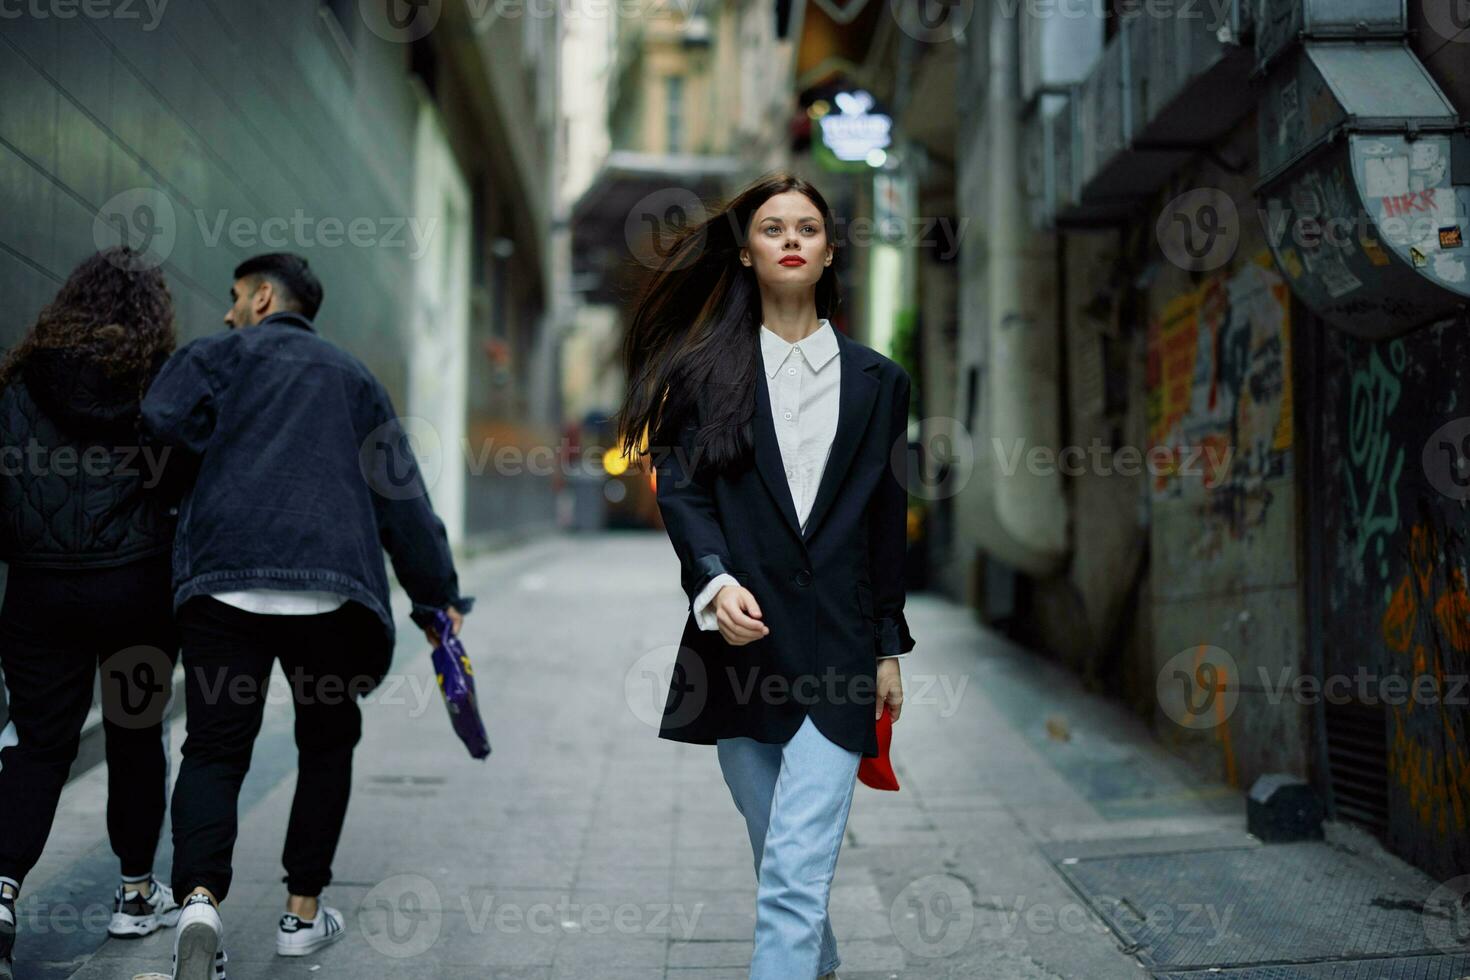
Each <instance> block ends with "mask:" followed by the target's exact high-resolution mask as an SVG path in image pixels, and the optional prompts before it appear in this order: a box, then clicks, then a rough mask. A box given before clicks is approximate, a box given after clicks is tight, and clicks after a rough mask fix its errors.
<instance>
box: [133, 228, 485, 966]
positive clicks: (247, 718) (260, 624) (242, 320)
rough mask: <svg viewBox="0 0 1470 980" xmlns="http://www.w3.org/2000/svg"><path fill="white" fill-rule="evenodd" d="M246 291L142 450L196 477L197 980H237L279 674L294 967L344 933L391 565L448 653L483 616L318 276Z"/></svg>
mask: <svg viewBox="0 0 1470 980" xmlns="http://www.w3.org/2000/svg"><path fill="white" fill-rule="evenodd" d="M231 293H232V297H233V299H234V306H233V307H232V308H231V310H230V311H229V313H228V314H226V316H225V323H226V324H227V325H229V327H230V328H231V329H230V330H228V331H226V332H223V333H220V334H215V335H213V336H209V337H204V338H201V339H199V340H195V341H193V342H191V343H189V344H187V345H185V346H184V347H182V348H180V349H179V350H178V352H177V353H175V354H174V355H173V357H172V358H170V360H169V361H168V363H167V364H166V365H165V366H164V368H163V370H162V371H161V372H160V373H159V375H158V377H157V379H156V380H155V381H154V383H153V386H152V387H151V388H150V389H149V391H148V394H147V396H146V398H145V399H144V401H143V406H142V415H143V428H144V431H145V434H146V435H147V436H149V437H150V438H152V439H154V440H156V441H157V442H160V443H162V444H164V445H167V446H171V447H174V450H175V451H176V452H182V453H183V454H185V455H186V456H187V457H188V459H189V460H190V461H191V462H192V464H193V465H192V466H191V467H190V469H191V470H192V474H191V475H192V483H191V485H190V486H188V488H187V489H186V490H185V491H184V492H183V495H182V497H181V499H180V500H179V506H178V527H177V530H176V532H175V536H174V550H173V588H174V597H173V602H174V609H175V613H176V615H177V616H178V620H179V626H180V630H181V633H182V638H183V643H182V646H183V661H184V667H185V679H186V691H187V697H188V738H187V740H186V741H185V743H184V762H183V766H182V768H181V769H180V772H179V778H178V782H177V784H176V785H175V788H174V795H173V803H172V813H173V839H174V870H173V885H174V888H175V892H176V894H177V895H178V896H179V899H180V901H183V902H185V908H184V915H183V917H182V918H181V919H180V921H179V932H178V935H177V938H176V947H175V958H176V964H175V976H176V977H178V978H180V980H204V978H211V980H214V978H219V977H223V975H224V961H225V957H224V950H223V946H222V943H221V935H222V931H223V927H222V923H221V920H220V918H219V914H218V905H219V903H220V902H222V901H224V899H225V896H226V895H227V893H228V891H229V887H230V880H231V876H232V856H233V851H234V844H235V837H236V833H237V830H238V823H237V803H238V798H239V792H240V784H241V782H242V781H243V780H244V778H245V774H246V772H247V771H248V770H249V767H250V755H251V749H252V746H253V744H254V741H255V736H256V734H257V733H258V732H259V730H260V724H261V718H262V715H263V712H264V708H265V694H266V687H267V684H268V682H269V678H270V673H271V668H272V664H273V661H274V660H275V659H276V658H279V659H280V661H281V666H282V669H283V671H284V672H285V674H286V676H287V679H288V680H289V681H290V684H291V691H292V696H293V700H294V701H295V709H296V744H297V749H298V777H297V784H296V796H295V800H294V802H293V805H292V808H291V817H290V825H289V828H288V830H287V833H286V844H285V852H284V855H283V864H284V866H285V869H286V872H287V873H286V877H285V881H286V885H287V891H288V898H287V906H286V914H285V915H284V916H282V919H281V922H280V925H279V928H278V932H277V952H278V953H279V954H281V955H287V956H295V955H302V954H305V953H308V952H311V951H313V950H315V949H317V948H319V947H320V946H322V945H324V944H326V943H328V942H331V941H332V940H334V939H337V938H340V937H341V936H342V935H343V934H344V933H343V925H344V923H343V921H342V917H341V914H340V913H338V912H337V911H336V910H335V909H332V908H329V907H327V906H325V905H319V902H318V896H319V895H320V894H321V891H322V889H323V887H324V886H325V885H326V884H327V883H328V882H329V881H330V880H331V862H332V857H333V855H334V853H335V851H336V848H337V843H338V840H339V839H340V836H341V832H342V824H343V820H344V818H345V816H346V812H347V801H348V797H349V795H350V792H351V784H352V752H353V747H354V746H355V745H356V744H357V741H358V739H359V737H360V734H361V715H360V712H359V710H358V706H357V697H359V696H361V695H363V694H365V693H367V692H368V691H370V690H372V689H373V688H374V687H376V686H377V685H378V683H379V682H381V680H382V678H383V676H384V674H385V673H386V672H387V670H388V667H389V664H390V662H391V659H392V652H393V645H394V627H393V616H392V612H391V610H390V608H389V600H388V578H387V573H386V570H385V568H384V563H383V550H384V549H386V550H387V552H388V554H389V556H390V557H391V558H392V561H393V569H394V572H395V573H396V574H397V576H398V580H399V582H400V583H402V585H403V588H404V590H405V591H406V592H407V593H408V595H409V598H410V599H411V600H412V602H413V611H412V617H413V620H414V622H415V623H417V624H418V625H419V626H420V627H422V628H423V629H424V630H425V634H426V636H427V637H428V639H429V641H430V642H431V643H434V642H436V638H435V635H434V633H433V630H432V623H433V617H434V614H435V613H436V612H438V611H440V610H444V611H445V612H447V613H448V615H449V617H450V619H451V621H452V622H453V624H454V629H455V631H456V632H457V631H458V629H459V624H460V622H461V620H462V614H463V613H466V612H468V611H469V609H470V606H471V604H472V602H473V599H472V598H471V597H468V596H461V595H460V594H459V580H458V577H457V576H456V574H455V570H454V561H453V557H452V555H451V553H450V549H449V542H448V539H447V536H446V534H445V531H444V524H443V522H442V521H440V520H439V518H438V517H437V516H436V515H435V514H434V511H433V508H432V507H431V505H430V502H429V495H428V489H427V487H426V486H425V485H424V481H423V478H422V476H421V474H420V473H419V469H418V465H417V463H416V461H415V459H414V457H413V453H412V451H411V450H410V449H409V447H408V443H407V439H406V437H405V435H404V432H403V430H402V429H401V428H400V427H399V424H398V420H397V416H396V413H395V412H394V410H393V405H392V402H391V399H390V398H389V396H388V394H387V392H386V391H385V390H384V388H383V386H382V384H381V383H380V382H379V381H378V380H377V379H376V378H375V377H373V375H372V374H371V372H369V371H368V370H367V368H366V367H364V366H363V364H362V363H361V362H359V361H358V360H357V359H356V358H355V357H353V356H352V355H350V354H348V353H347V352H346V351H344V350H342V349H341V348H339V347H337V346H335V345H334V344H332V343H331V342H329V341H327V340H325V339H324V338H322V337H321V336H320V335H319V334H317V333H316V331H315V329H314V327H313V325H312V318H313V317H314V316H315V314H316V311H317V309H318V307H319V306H320V305H321V298H322V290H321V285H320V284H319V283H318V282H317V279H316V277H315V275H314V274H313V273H312V272H311V270H310V269H309V268H308V267H307V264H306V262H305V260H303V259H301V258H300V257H298V256H294V255H287V254H272V255H262V256H257V257H255V258H252V259H250V260H248V261H246V262H245V263H243V264H242V265H241V266H240V267H239V268H237V269H236V270H235V283H234V288H233V290H232V291H231Z"/></svg>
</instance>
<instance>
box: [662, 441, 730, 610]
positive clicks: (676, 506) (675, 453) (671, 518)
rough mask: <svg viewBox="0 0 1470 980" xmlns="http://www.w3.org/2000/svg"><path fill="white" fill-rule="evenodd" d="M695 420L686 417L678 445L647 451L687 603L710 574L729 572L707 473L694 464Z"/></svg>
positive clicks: (697, 458)
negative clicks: (650, 459)
mask: <svg viewBox="0 0 1470 980" xmlns="http://www.w3.org/2000/svg"><path fill="white" fill-rule="evenodd" d="M696 431H697V429H696V423H695V421H694V420H693V419H689V420H686V422H685V424H684V426H683V427H682V428H681V430H680V438H679V442H678V445H675V446H667V447H659V448H655V449H653V450H652V451H651V454H652V459H653V465H654V472H655V474H656V480H657V485H656V492H657V497H658V509H659V513H660V514H662V515H663V519H664V529H665V530H666V531H668V534H669V541H671V542H672V543H673V545H674V552H675V553H676V554H677V555H678V556H679V578H680V584H681V585H683V587H684V591H685V593H687V594H688V596H689V601H690V603H691V604H692V603H693V602H694V598H695V597H696V596H698V595H699V593H700V592H701V591H702V590H703V589H704V587H705V586H706V585H708V584H709V582H710V580H711V579H713V578H714V577H715V576H716V575H720V574H722V573H727V572H729V571H730V549H729V547H728V546H727V545H726V544H725V532H724V530H723V529H722V528H721V527H720V519H719V511H718V509H717V508H716V505H715V498H714V493H713V491H712V490H711V488H710V477H709V474H708V472H707V471H706V470H701V469H700V467H699V466H698V465H697V464H698V462H699V456H698V454H697V451H696V448H695V439H694V436H695V432H696Z"/></svg>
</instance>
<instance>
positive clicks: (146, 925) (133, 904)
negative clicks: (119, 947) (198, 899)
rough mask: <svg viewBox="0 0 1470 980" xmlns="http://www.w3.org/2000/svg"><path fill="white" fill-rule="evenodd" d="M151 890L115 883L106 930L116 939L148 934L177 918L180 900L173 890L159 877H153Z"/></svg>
mask: <svg viewBox="0 0 1470 980" xmlns="http://www.w3.org/2000/svg"><path fill="white" fill-rule="evenodd" d="M152 885H153V891H151V892H149V893H148V894H147V895H145V894H143V892H141V891H139V890H137V889H132V888H127V889H125V888H124V887H123V886H122V885H118V886H117V892H116V894H114V895H113V897H112V921H111V922H110V923H108V925H107V934H108V935H109V936H113V937H115V938H117V939H135V938H137V937H139V936H151V935H153V934H154V933H155V932H157V931H158V930H160V929H165V928H167V927H169V926H172V925H174V924H176V923H177V922H178V921H179V912H180V911H181V910H180V909H179V903H178V902H175V901H174V893H173V891H172V890H170V888H169V887H168V886H167V885H165V884H163V883H162V882H159V881H153V882H152Z"/></svg>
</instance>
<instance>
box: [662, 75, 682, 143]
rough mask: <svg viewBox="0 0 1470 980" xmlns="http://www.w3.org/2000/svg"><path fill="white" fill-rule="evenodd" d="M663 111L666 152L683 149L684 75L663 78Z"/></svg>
mask: <svg viewBox="0 0 1470 980" xmlns="http://www.w3.org/2000/svg"><path fill="white" fill-rule="evenodd" d="M664 113H665V117H664V131H665V132H666V133H667V138H668V143H667V148H668V152H669V153H679V152H681V151H682V150H683V149H684V76H682V75H670V76H668V77H667V78H665V79H664Z"/></svg>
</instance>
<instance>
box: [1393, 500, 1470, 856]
mask: <svg viewBox="0 0 1470 980" xmlns="http://www.w3.org/2000/svg"><path fill="white" fill-rule="evenodd" d="M1408 552H1409V553H1408V565H1409V567H1408V569H1407V570H1406V571H1405V572H1404V574H1403V576H1402V577H1401V578H1400V579H1399V581H1398V584H1397V585H1396V586H1394V587H1392V588H1390V590H1389V599H1388V604H1387V608H1386V609H1385V610H1384V613H1383V618H1382V621H1381V624H1380V626H1381V633H1382V636H1383V642H1384V645H1385V646H1387V647H1388V649H1389V651H1391V653H1392V659H1391V660H1390V663H1389V665H1388V669H1389V670H1390V671H1391V672H1392V674H1391V675H1390V676H1399V677H1404V678H1405V680H1406V683H1405V685H1403V687H1404V689H1405V692H1406V693H1405V696H1403V697H1395V698H1392V699H1391V700H1392V701H1394V702H1397V703H1392V704H1390V705H1389V708H1390V715H1389V733H1388V769H1389V774H1390V776H1391V777H1392V779H1393V780H1394V781H1395V782H1396V783H1397V785H1398V787H1399V789H1400V791H1401V792H1402V793H1403V794H1404V806H1405V807H1406V808H1407V810H1408V812H1409V813H1411V814H1413V816H1414V817H1415V819H1416V820H1417V821H1418V823H1419V825H1420V826H1421V827H1424V828H1425V829H1427V830H1428V831H1430V832H1432V833H1434V834H1438V835H1451V834H1453V835H1458V836H1459V837H1460V838H1461V839H1463V837H1464V835H1465V834H1466V832H1467V830H1470V724H1467V719H1470V711H1467V710H1466V706H1465V703H1464V702H1465V698H1466V696H1467V694H1470V691H1467V690H1466V678H1467V671H1470V590H1467V588H1466V576H1465V569H1464V567H1463V566H1462V565H1454V566H1451V565H1448V564H1446V562H1445V561H1444V557H1445V554H1446V552H1448V553H1450V554H1460V553H1463V541H1462V540H1460V537H1459V535H1456V534H1452V533H1450V532H1449V531H1448V530H1446V529H1444V528H1440V527H1436V526H1435V525H1434V523H1433V519H1432V518H1430V517H1426V518H1425V519H1423V520H1421V521H1419V522H1417V523H1415V524H1414V525H1413V527H1412V528H1411V529H1410V534H1409V545H1408ZM1388 700H1390V699H1389V698H1387V697H1385V701H1388Z"/></svg>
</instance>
